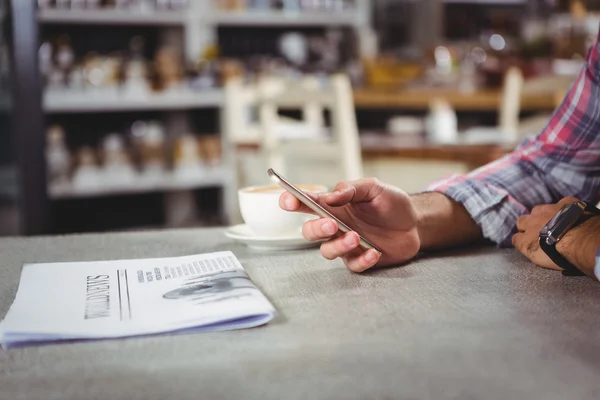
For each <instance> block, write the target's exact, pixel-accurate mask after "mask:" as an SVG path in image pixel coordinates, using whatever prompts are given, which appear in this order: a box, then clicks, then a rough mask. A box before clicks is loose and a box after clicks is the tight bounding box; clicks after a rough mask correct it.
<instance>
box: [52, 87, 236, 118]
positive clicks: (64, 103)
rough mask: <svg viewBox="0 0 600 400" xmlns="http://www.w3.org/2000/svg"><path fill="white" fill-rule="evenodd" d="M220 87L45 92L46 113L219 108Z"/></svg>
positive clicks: (221, 97)
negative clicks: (146, 91)
mask: <svg viewBox="0 0 600 400" xmlns="http://www.w3.org/2000/svg"><path fill="white" fill-rule="evenodd" d="M223 99H224V97H223V92H222V91H221V90H220V89H213V90H206V91H202V92H191V91H181V92H177V91H174V92H169V93H157V94H151V95H149V96H125V95H119V94H118V93H117V92H111V93H102V94H96V95H94V94H90V93H86V92H82V93H68V92H64V93H63V92H47V93H45V94H44V103H43V105H44V111H45V112H46V113H84V112H90V113H98V112H128V111H152V110H157V111H163V110H164V111H166V110H186V109H195V108H210V107H220V106H221V105H222V104H223Z"/></svg>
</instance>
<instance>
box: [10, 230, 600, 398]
mask: <svg viewBox="0 0 600 400" xmlns="http://www.w3.org/2000/svg"><path fill="white" fill-rule="evenodd" d="M222 250H232V251H233V252H234V253H235V254H236V255H237V257H238V258H239V259H240V261H241V262H242V264H243V265H244V267H245V268H246V270H247V271H248V273H249V274H250V276H251V277H252V278H253V279H254V281H255V282H256V284H257V285H258V286H259V287H260V288H261V289H262V290H263V292H264V293H265V294H266V295H267V297H268V298H269V299H270V300H271V301H272V303H273V305H274V306H275V307H276V308H277V310H278V312H279V315H278V317H277V318H276V319H274V320H273V321H272V322H270V323H269V324H267V325H264V326H262V327H258V328H252V329H247V330H239V331H228V332H207V333H197V334H186V335H177V336H175V335H161V336H152V337H144V338H129V339H118V340H105V341H90V342H79V343H71V344H52V345H44V346H39V347H27V348H16V349H11V350H9V351H6V352H3V351H0V388H1V389H0V398H1V399H29V398H31V399H58V398H60V399H113V398H119V399H129V400H133V399H167V398H173V399H217V398H218V399H238V398H244V399H323V398H327V399H331V398H343V399H486V400H492V399H502V400H504V399H523V398H527V399H544V400H551V399H557V400H564V399H598V398H600V378H599V377H600V322H599V320H600V286H599V284H598V283H597V282H595V281H593V280H591V279H589V278H585V277H583V278H582V277H577V278H565V277H563V276H562V275H561V274H560V273H556V272H554V271H548V270H542V269H539V268H535V267H533V266H532V265H531V264H530V263H529V262H528V261H527V260H525V259H524V258H523V257H521V256H520V255H518V254H517V253H515V252H514V251H513V250H500V249H495V248H493V247H484V248H473V249H463V250H457V251H454V252H449V253H441V254H436V255H435V256H432V255H430V256H424V257H422V258H420V259H418V260H415V261H413V262H412V263H410V264H408V265H405V266H402V267H395V268H386V269H379V270H374V271H371V272H367V273H364V274H354V273H352V272H350V271H348V270H347V269H346V268H345V267H344V266H343V265H342V264H341V262H339V261H332V262H331V261H327V260H325V259H323V258H322V257H321V256H320V254H319V251H318V249H310V250H304V251H294V252H276V253H259V252H255V251H252V250H250V249H247V248H246V247H244V246H243V245H240V244H236V243H233V242H231V241H230V240H229V239H227V238H226V237H225V236H224V235H223V230H222V229H200V230H177V231H161V232H140V233H118V234H98V235H81V236H68V237H38V238H9V239H2V240H0V254H2V266H1V267H0V316H4V314H5V313H6V311H7V310H8V308H9V306H10V304H11V302H12V300H13V299H14V296H15V293H16V290H17V283H18V281H19V276H20V271H21V267H22V265H23V263H31V262H53V261H78V260H105V259H122V258H147V257H167V256H178V255H188V254H198V253H203V252H211V251H222Z"/></svg>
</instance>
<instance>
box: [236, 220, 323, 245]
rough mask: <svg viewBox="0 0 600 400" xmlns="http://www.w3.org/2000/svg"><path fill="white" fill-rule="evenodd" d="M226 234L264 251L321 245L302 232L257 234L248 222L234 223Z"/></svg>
mask: <svg viewBox="0 0 600 400" xmlns="http://www.w3.org/2000/svg"><path fill="white" fill-rule="evenodd" d="M225 236H227V237H228V238H231V239H234V240H236V241H238V242H240V243H244V244H245V245H246V246H248V247H250V248H252V249H255V250H262V251H276V250H300V249H308V248H311V247H315V246H317V245H319V242H311V241H308V240H306V239H305V238H304V236H302V233H300V232H298V234H297V235H292V236H277V237H269V236H257V235H255V234H254V232H252V230H251V229H250V228H249V227H248V225H246V224H240V225H234V226H231V227H229V228H227V230H226V231H225Z"/></svg>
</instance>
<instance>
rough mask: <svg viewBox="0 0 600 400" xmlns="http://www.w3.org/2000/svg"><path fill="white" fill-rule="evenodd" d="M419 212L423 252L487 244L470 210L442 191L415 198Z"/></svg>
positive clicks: (413, 197)
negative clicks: (478, 243)
mask: <svg viewBox="0 0 600 400" xmlns="http://www.w3.org/2000/svg"><path fill="white" fill-rule="evenodd" d="M411 199H412V200H413V204H414V206H415V208H416V210H417V214H418V222H417V229H418V232H419V239H420V241H421V251H432V250H440V249H444V248H448V247H456V246H461V245H468V244H473V243H477V242H482V241H483V234H482V232H481V229H480V228H479V226H478V225H477V224H476V223H475V221H474V220H473V218H472V217H471V215H470V214H469V213H468V212H467V210H466V209H465V208H464V207H463V206H462V205H460V204H459V203H457V202H456V201H454V200H452V199H451V198H450V197H448V196H446V195H444V194H442V193H439V192H427V193H419V194H414V195H411Z"/></svg>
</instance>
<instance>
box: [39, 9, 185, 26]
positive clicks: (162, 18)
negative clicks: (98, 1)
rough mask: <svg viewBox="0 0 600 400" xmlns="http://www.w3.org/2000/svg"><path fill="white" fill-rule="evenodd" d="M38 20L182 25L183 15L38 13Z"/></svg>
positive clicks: (118, 12) (101, 12)
mask: <svg viewBox="0 0 600 400" xmlns="http://www.w3.org/2000/svg"><path fill="white" fill-rule="evenodd" d="M38 20H39V21H40V22H43V23H48V24H50V23H53V24H102V25H182V24H183V23H184V21H185V13H184V12H180V11H152V12H150V11H149V12H133V11H125V10H114V9H99V10H60V9H45V10H40V11H38Z"/></svg>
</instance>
